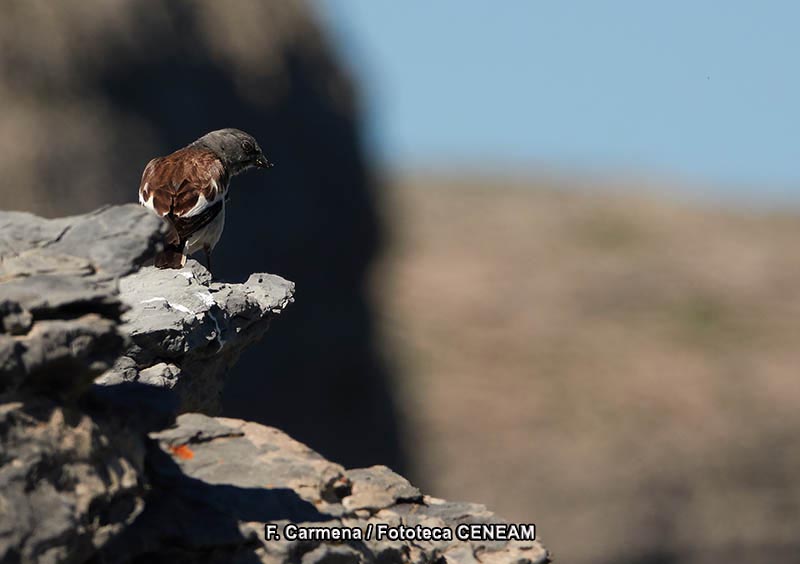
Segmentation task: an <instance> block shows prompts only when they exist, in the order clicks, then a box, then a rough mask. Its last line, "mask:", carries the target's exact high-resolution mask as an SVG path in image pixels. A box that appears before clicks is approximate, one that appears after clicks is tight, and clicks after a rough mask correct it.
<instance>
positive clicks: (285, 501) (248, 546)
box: [103, 414, 548, 564]
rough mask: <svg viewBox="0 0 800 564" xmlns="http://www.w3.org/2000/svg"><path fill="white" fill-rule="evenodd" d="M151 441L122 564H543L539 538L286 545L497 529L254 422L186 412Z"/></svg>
mask: <svg viewBox="0 0 800 564" xmlns="http://www.w3.org/2000/svg"><path fill="white" fill-rule="evenodd" d="M151 437H152V438H153V439H155V440H156V441H157V447H156V448H155V450H156V452H155V454H154V455H153V456H151V457H150V460H151V461H152V462H151V465H152V468H153V474H152V475H151V479H152V481H153V484H154V491H153V493H152V494H151V499H154V500H155V501H154V502H153V503H157V505H153V503H150V502H148V509H147V510H145V511H144V512H143V513H142V515H141V516H140V517H139V518H138V519H137V521H136V523H135V524H134V525H133V526H132V527H130V528H129V529H128V530H126V531H125V532H124V533H122V534H121V535H120V536H119V537H118V538H117V539H115V541H114V542H113V543H111V544H110V545H108V546H107V547H106V548H104V549H103V552H104V553H106V552H107V553H108V554H115V555H125V556H124V558H122V559H119V557H118V561H120V562H127V561H135V560H137V558H139V557H140V556H141V555H142V554H144V553H147V554H165V553H170V551H172V552H171V554H172V555H173V557H175V558H176V559H177V560H181V559H182V558H183V559H186V558H190V557H191V558H192V559H194V560H193V561H196V562H212V561H214V560H213V558H218V559H221V561H237V560H238V559H241V561H253V562H264V563H277V562H280V563H289V562H298V561H299V562H303V563H306V562H307V563H340V562H341V563H345V562H347V563H364V562H398V563H410V562H420V563H422V562H458V563H461V562H476V563H479V562H480V563H501V562H516V563H519V564H531V563H543V562H547V561H548V555H547V551H546V550H545V549H544V547H543V546H542V545H541V544H540V543H539V542H538V541H535V540H531V541H516V540H513V541H495V542H481V541H461V540H458V539H457V538H454V539H453V540H440V541H436V540H419V539H418V540H413V541H409V540H390V539H382V540H379V539H377V538H375V537H373V538H370V539H366V538H364V539H360V540H345V541H338V542H328V541H324V540H303V539H297V540H290V539H287V538H286V536H285V535H283V534H282V532H281V531H282V530H283V527H284V526H285V525H287V524H289V523H294V524H299V525H301V526H307V527H311V526H313V527H323V528H333V527H348V528H359V529H361V530H362V531H363V532H366V530H367V527H368V526H369V525H372V526H373V527H375V526H377V525H378V524H388V525H391V526H395V527H397V526H400V525H405V526H407V527H416V526H417V525H419V526H426V527H446V528H450V529H451V530H452V529H454V528H455V527H456V526H457V525H458V524H461V523H504V521H503V520H502V519H500V518H498V517H497V516H495V515H494V514H493V513H491V512H490V511H488V510H487V509H486V508H485V507H484V506H482V505H477V504H469V503H451V502H446V501H443V500H438V499H436V498H431V497H428V496H422V495H421V494H420V492H419V490H418V489H417V488H415V487H413V486H411V485H410V484H409V483H408V481H407V480H405V478H403V477H402V476H399V475H397V474H395V473H394V472H392V471H391V470H389V469H388V468H386V467H382V466H375V467H372V468H363V469H356V470H350V471H345V470H344V468H342V467H341V466H339V465H338V464H334V463H331V462H329V461H327V460H325V459H324V458H322V457H321V456H320V455H319V454H317V453H315V452H314V451H312V450H310V449H309V448H308V447H306V446H305V445H302V444H300V443H298V442H297V441H295V440H293V439H291V438H290V437H289V436H287V435H286V434H284V433H282V432H281V431H279V430H277V429H273V428H270V427H265V426H262V425H258V424H256V423H248V422H244V421H241V420H236V419H226V418H212V417H208V416H205V415H200V414H184V415H181V416H180V417H178V419H177V422H176V425H175V426H174V427H173V428H171V429H168V430H165V431H160V432H156V433H152V434H151ZM363 507H369V510H368V511H365V510H364V509H363ZM176 516H179V518H180V520H181V521H180V524H179V526H178V525H177V524H176V522H175V520H176ZM268 523H274V524H276V525H278V533H279V534H280V535H281V538H280V539H272V540H269V541H267V540H265V539H264V525H265V524H268ZM209 528H210V529H211V532H209V530H208V529H209ZM209 534H210V536H209ZM175 547H181V549H180V550H176V548H175ZM248 556H249V558H250V560H247V557H248Z"/></svg>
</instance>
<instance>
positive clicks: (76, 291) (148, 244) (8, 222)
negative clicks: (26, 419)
mask: <svg viewBox="0 0 800 564" xmlns="http://www.w3.org/2000/svg"><path fill="white" fill-rule="evenodd" d="M162 228H163V227H162V225H161V222H160V221H159V220H158V219H157V218H154V217H152V216H150V214H148V213H147V211H146V210H144V209H142V208H141V207H140V206H135V205H128V206H117V207H109V208H103V209H100V210H97V211H95V212H92V213H89V214H86V215H82V216H74V217H67V218H61V219H53V220H47V219H43V218H39V217H36V216H33V215H30V214H26V213H18V212H0V231H2V232H3V235H4V237H3V239H2V241H0V330H1V332H0V366H2V367H3V370H2V374H1V375H0V393H12V392H15V391H16V390H17V389H18V388H19V387H20V386H23V383H24V386H25V387H26V388H27V389H29V390H30V389H38V391H39V392H46V393H47V394H49V395H72V396H78V395H80V394H81V393H82V392H84V391H85V390H86V389H87V388H88V386H89V385H90V384H91V381H92V379H93V378H95V377H96V376H98V375H99V374H101V373H102V372H104V371H106V370H108V369H109V368H110V367H111V366H112V365H113V364H114V361H115V359H116V358H117V357H118V356H119V353H120V352H121V350H122V347H123V346H124V344H125V337H124V336H123V335H121V334H120V333H119V332H118V330H117V326H118V320H119V316H120V313H121V311H122V309H123V304H122V303H121V302H120V301H119V299H118V298H117V296H116V293H117V279H118V278H119V277H120V276H123V275H125V274H128V273H130V272H132V271H133V270H135V269H137V268H138V267H139V266H140V265H141V264H142V263H143V262H144V261H145V260H146V259H147V257H148V256H149V255H150V254H152V253H153V252H155V250H156V249H157V247H158V245H159V240H160V238H161V236H162V235H161V230H162Z"/></svg>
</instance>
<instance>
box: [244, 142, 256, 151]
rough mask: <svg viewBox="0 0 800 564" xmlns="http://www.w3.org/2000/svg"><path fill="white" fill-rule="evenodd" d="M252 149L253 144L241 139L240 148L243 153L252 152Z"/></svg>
mask: <svg viewBox="0 0 800 564" xmlns="http://www.w3.org/2000/svg"><path fill="white" fill-rule="evenodd" d="M253 149H254V147H253V144H252V143H251V142H250V141H242V150H243V151H244V152H245V153H252V152H253Z"/></svg>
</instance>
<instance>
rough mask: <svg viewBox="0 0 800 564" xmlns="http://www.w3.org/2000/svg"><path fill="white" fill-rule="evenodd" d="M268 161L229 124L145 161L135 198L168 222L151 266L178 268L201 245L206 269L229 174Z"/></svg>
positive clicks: (267, 164)
mask: <svg viewBox="0 0 800 564" xmlns="http://www.w3.org/2000/svg"><path fill="white" fill-rule="evenodd" d="M272 166H274V165H273V163H271V162H270V161H269V160H268V159H267V157H266V156H264V152H263V151H262V150H261V147H260V146H259V145H258V143H257V142H256V140H255V138H254V137H253V136H252V135H250V134H249V133H245V132H244V131H242V130H240V129H234V128H226V129H218V130H216V131H211V132H210V133H206V134H205V135H203V136H202V137H200V138H199V139H197V140H196V141H193V142H192V143H190V144H189V145H187V146H186V147H183V148H182V149H178V150H177V151H175V152H174V153H171V154H169V155H167V156H164V157H156V158H154V159H152V160H151V161H150V162H148V163H147V166H145V167H144V172H143V173H142V180H141V183H140V184H139V203H140V204H141V205H143V206H144V207H146V208H147V209H149V210H150V211H151V212H153V213H154V214H156V215H157V216H158V217H160V218H162V219H163V220H164V221H165V222H166V223H167V225H168V230H167V234H166V237H165V245H164V250H163V251H161V252H160V253H159V254H158V255H156V258H155V261H154V264H155V266H156V267H157V268H183V266H184V265H185V264H186V258H187V256H189V255H192V254H194V253H195V252H197V251H199V250H201V249H202V250H203V252H204V253H205V258H206V267H207V268H208V270H209V272H211V251H213V250H214V247H215V246H216V244H217V242H218V241H219V239H220V237H221V236H222V230H223V228H224V226H225V202H226V200H227V199H228V184H229V182H230V180H231V178H233V177H234V176H236V175H237V174H239V173H241V172H244V171H246V170H248V169H251V168H272ZM212 275H213V274H212Z"/></svg>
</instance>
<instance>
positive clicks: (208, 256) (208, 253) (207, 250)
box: [203, 247, 214, 278]
mask: <svg viewBox="0 0 800 564" xmlns="http://www.w3.org/2000/svg"><path fill="white" fill-rule="evenodd" d="M203 252H204V253H205V254H206V268H207V269H208V272H209V273H211V277H212V278H213V277H214V273H213V272H212V271H211V249H210V248H208V247H203Z"/></svg>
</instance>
